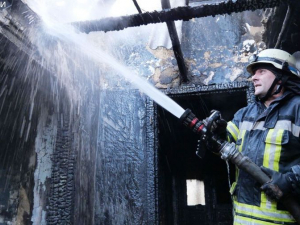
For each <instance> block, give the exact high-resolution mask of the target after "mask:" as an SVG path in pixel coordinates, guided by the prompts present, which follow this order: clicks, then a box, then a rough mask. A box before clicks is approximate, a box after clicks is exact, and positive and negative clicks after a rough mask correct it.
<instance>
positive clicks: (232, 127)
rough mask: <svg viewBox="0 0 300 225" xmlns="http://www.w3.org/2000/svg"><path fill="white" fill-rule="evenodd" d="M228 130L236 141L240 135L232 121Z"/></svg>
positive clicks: (228, 125)
mask: <svg viewBox="0 0 300 225" xmlns="http://www.w3.org/2000/svg"><path fill="white" fill-rule="evenodd" d="M227 130H228V131H229V133H230V134H231V135H232V137H233V138H234V140H235V141H236V140H237V137H238V135H239V129H238V127H237V126H236V125H235V124H234V123H233V122H231V121H230V122H228V124H227Z"/></svg>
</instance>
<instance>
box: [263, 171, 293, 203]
mask: <svg viewBox="0 0 300 225" xmlns="http://www.w3.org/2000/svg"><path fill="white" fill-rule="evenodd" d="M261 170H262V171H263V172H264V173H265V174H267V175H268V177H270V178H271V180H270V181H268V182H267V183H265V184H263V185H262V186H261V190H262V191H264V192H265V193H266V195H267V196H268V197H270V198H271V199H274V200H279V199H281V198H282V196H284V195H287V194H289V193H290V192H291V191H292V184H291V182H290V179H291V178H290V177H291V176H293V173H291V172H288V173H284V174H283V173H279V172H276V171H274V170H271V169H268V168H266V167H263V166H262V167H261Z"/></svg>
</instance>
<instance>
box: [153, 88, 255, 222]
mask: <svg viewBox="0 0 300 225" xmlns="http://www.w3.org/2000/svg"><path fill="white" fill-rule="evenodd" d="M249 93H250V92H249V87H248V86H245V87H243V88H236V89H232V88H229V89H222V90H217V89H215V90H210V91H202V92H201V91H200V92H192V93H184V94H182V93H180V94H171V95H170V97H171V98H172V99H174V100H175V102H177V103H178V104H179V105H180V106H181V107H183V108H184V109H187V108H189V109H191V110H192V112H193V113H194V114H195V115H196V116H197V118H199V119H200V120H202V119H205V118H206V117H208V116H209V115H210V111H211V110H213V109H215V110H219V111H220V112H221V114H222V117H223V118H224V119H225V120H227V121H230V120H231V119H232V118H233V115H234V113H235V112H236V111H238V110H239V109H240V108H242V107H245V106H247V104H248V103H249ZM250 95H251V94H250ZM157 127H158V129H157V133H158V134H157V139H158V147H157V148H158V149H157V151H158V152H157V164H158V165H157V177H158V178H157V187H158V188H157V190H158V193H157V196H158V220H159V223H160V224H170V225H171V224H172V225H174V224H178V225H181V224H189V225H193V224H202V225H208V224H209V225H216V224H223V225H224V224H232V204H231V196H230V194H229V189H230V184H231V183H232V182H233V181H234V177H235V167H234V165H232V164H230V163H229V164H227V163H226V162H225V161H223V160H222V159H220V157H219V156H217V155H215V154H213V153H211V152H209V151H206V152H205V155H204V157H203V158H199V157H198V156H197V155H196V153H195V152H196V150H197V143H198V140H199V136H198V135H197V134H195V133H193V132H192V131H190V130H189V129H187V128H185V127H183V125H181V124H180V123H179V120H178V118H176V117H175V116H173V115H172V114H171V113H169V112H168V111H166V110H164V109H163V108H162V107H160V106H158V107H157ZM200 149H201V151H204V150H205V148H203V147H201V145H200ZM228 171H229V173H228Z"/></svg>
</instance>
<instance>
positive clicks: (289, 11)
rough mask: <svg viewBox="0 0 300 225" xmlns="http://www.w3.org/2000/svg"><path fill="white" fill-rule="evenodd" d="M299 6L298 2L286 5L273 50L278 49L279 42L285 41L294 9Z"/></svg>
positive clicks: (294, 12)
mask: <svg viewBox="0 0 300 225" xmlns="http://www.w3.org/2000/svg"><path fill="white" fill-rule="evenodd" d="M299 5H300V4H299V3H298V2H292V3H290V4H288V8H287V12H286V15H285V18H284V21H283V24H282V28H281V31H280V33H279V35H278V38H277V42H276V44H275V48H280V45H281V42H282V41H283V40H284V39H285V37H286V34H287V33H288V30H289V28H290V25H291V21H292V20H293V18H294V17H295V14H296V8H297V7H299Z"/></svg>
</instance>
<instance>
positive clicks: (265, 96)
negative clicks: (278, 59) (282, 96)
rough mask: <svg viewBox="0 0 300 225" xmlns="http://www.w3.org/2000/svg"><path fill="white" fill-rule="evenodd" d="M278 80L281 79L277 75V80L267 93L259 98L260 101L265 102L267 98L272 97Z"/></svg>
mask: <svg viewBox="0 0 300 225" xmlns="http://www.w3.org/2000/svg"><path fill="white" fill-rule="evenodd" d="M278 81H279V79H278V78H277V77H276V78H275V80H274V81H273V83H272V85H271V87H270V88H269V90H268V92H267V94H265V95H264V96H263V97H261V98H259V100H260V101H262V102H265V101H266V100H268V98H269V97H271V96H272V95H273V94H272V91H273V89H274V87H275V86H276V84H277V83H278ZM276 91H277V90H276ZM276 91H275V92H276Z"/></svg>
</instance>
